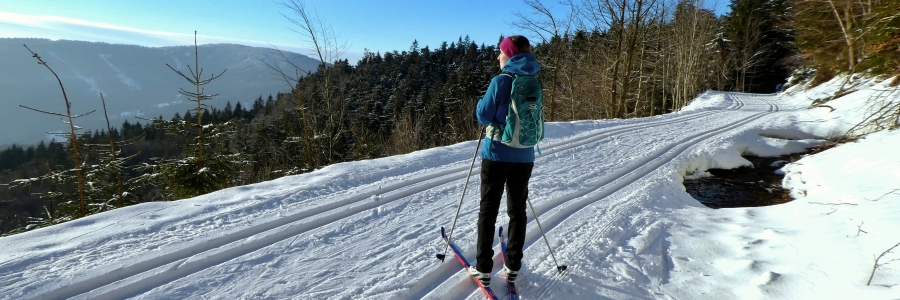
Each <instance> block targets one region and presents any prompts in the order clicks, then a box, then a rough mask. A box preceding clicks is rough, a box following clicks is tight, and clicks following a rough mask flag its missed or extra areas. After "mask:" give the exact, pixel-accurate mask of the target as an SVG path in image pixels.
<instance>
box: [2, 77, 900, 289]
mask: <svg viewBox="0 0 900 300" xmlns="http://www.w3.org/2000/svg"><path fill="white" fill-rule="evenodd" d="M889 81H890V80H888V81H877V80H868V81H865V82H862V83H859V84H858V85H854V90H855V92H853V93H850V94H847V95H845V96H843V97H841V98H838V99H836V100H834V101H831V102H829V103H827V105H829V106H831V107H833V108H834V111H831V109H829V108H813V109H808V107H809V106H810V103H811V100H813V99H817V98H822V97H827V96H828V95H829V93H833V92H834V91H835V90H836V89H837V88H838V86H840V85H841V83H842V82H841V81H839V79H837V80H835V81H832V82H828V83H826V84H823V85H820V86H818V87H815V88H808V87H805V86H795V87H791V88H789V89H788V90H787V91H785V92H784V93H782V94H777V95H756V94H741V93H722V92H706V93H704V94H702V95H700V96H699V97H698V98H697V99H695V100H694V101H693V102H692V103H691V104H690V105H689V106H688V107H687V108H686V109H684V110H682V111H681V112H678V113H672V114H667V115H663V116H657V117H651V118H643V119H629V120H602V121H578V122H565V123H550V124H548V126H547V139H545V140H544V141H543V142H542V143H541V149H542V151H543V153H544V155H543V156H541V157H539V158H538V159H537V161H536V163H535V170H534V173H533V176H532V180H531V183H530V196H531V202H532V203H533V204H534V211H535V212H536V213H537V215H538V216H539V217H540V221H541V225H542V226H543V228H544V230H545V231H546V233H547V239H548V240H547V241H548V242H549V244H550V247H552V249H553V251H554V253H555V257H556V258H557V259H558V260H559V263H560V264H565V265H567V266H568V270H566V271H565V272H564V273H562V274H559V273H557V271H556V266H555V265H554V262H553V260H552V259H551V258H550V253H549V252H548V248H547V245H546V244H545V242H544V240H542V237H541V235H540V231H539V230H538V228H537V225H536V222H533V221H532V222H530V224H529V226H528V234H527V236H526V246H525V247H526V249H525V260H524V267H523V270H522V272H521V273H520V276H519V278H520V279H519V280H518V281H519V282H518V285H519V293H520V295H521V297H522V299H647V298H653V299H785V298H797V299H820V298H826V299H891V298H900V261H897V260H900V250H898V248H895V250H894V251H893V252H891V253H887V254H885V255H884V256H883V257H882V258H881V259H880V260H879V264H881V266H880V267H879V268H878V269H877V270H876V271H875V273H874V276H873V278H872V281H871V285H867V282H868V280H869V277H870V275H871V274H872V270H873V266H874V265H875V258H876V257H878V256H879V255H880V254H882V253H883V252H884V251H886V250H888V249H890V248H891V247H892V246H893V245H895V244H897V243H900V235H898V234H897V232H900V218H898V217H897V216H900V161H898V160H897V158H896V153H897V152H896V149H897V148H898V147H900V132H887V131H882V132H878V133H874V134H870V135H868V136H866V137H865V138H863V139H860V140H857V141H855V142H851V143H847V144H842V145H840V146H838V147H835V148H832V149H829V150H826V151H823V152H820V153H817V154H814V155H808V156H805V157H804V158H802V159H800V160H798V161H795V162H792V163H791V162H782V164H783V165H782V168H781V170H779V172H780V173H783V174H785V179H784V186H785V187H786V188H789V189H790V192H791V194H792V195H793V196H794V197H795V198H796V200H794V201H792V202H789V203H786V204H781V205H776V206H768V207H755V208H727V209H709V208H706V207H705V206H703V205H702V204H700V203H699V202H697V201H696V200H694V199H693V198H691V197H690V195H688V194H687V193H685V189H684V186H683V185H682V182H683V180H684V179H685V178H697V177H702V176H710V175H709V172H707V170H709V169H710V168H735V167H739V166H745V165H750V163H749V162H748V161H747V160H746V159H744V158H742V157H741V154H752V155H757V156H777V155H781V154H787V153H796V152H799V151H803V150H804V149H805V148H808V147H812V146H816V145H819V144H821V143H823V139H826V138H829V139H833V138H836V137H838V136H840V135H841V134H843V132H846V130H847V129H849V128H850V127H852V126H853V125H854V124H855V122H858V121H859V120H862V118H863V117H864V114H865V113H866V112H867V111H869V110H870V109H871V107H866V106H865V102H866V101H865V100H866V99H867V97H871V96H872V95H875V94H876V93H878V92H877V91H878V90H879V89H885V88H887V87H886V86H885V82H889ZM475 145H476V143H475V141H468V142H464V143H460V144H456V145H451V146H447V147H440V148H434V149H428V150H423V151H418V152H414V153H410V154H406V155H399V156H392V157H386V158H380V159H374V160H366V161H358V162H351V163H341V164H336V165H332V166H329V167H326V168H323V169H321V170H317V171H315V172H312V173H308V174H302V175H296V176H288V177H284V178H280V179H277V180H273V181H269V182H263V183H258V184H253V185H248V186H241V187H235V188H230V189H226V190H222V191H218V192H214V193H211V194H207V195H203V196H199V197H196V198H192V199H186V200H181V201H176V202H159V203H145V204H140V205H135V206H130V207H126V208H122V209H117V210H113V211H109V212H105V213H101V214H97V215H93V216H90V217H87V218H82V219H79V220H75V221H71V222H67V223H63V224H59V225H55V226H52V227H47V228H41V229H37V230H33V231H30V232H27V233H23V234H18V235H14V236H9V237H4V238H0V299H58V298H69V297H71V298H75V299H125V298H140V299H183V298H192V299H212V298H216V299H318V298H337V299H349V298H357V297H358V298H364V299H420V298H424V299H483V295H482V294H481V292H480V291H478V290H477V287H476V285H475V283H474V282H473V281H472V280H471V279H470V278H469V277H468V276H467V275H465V273H464V272H463V271H462V269H461V268H460V266H459V263H458V262H457V261H456V260H453V259H447V260H446V262H444V263H440V262H439V261H437V260H436V259H435V258H434V257H435V254H437V253H441V252H442V251H443V250H444V244H443V242H442V239H441V237H440V227H441V226H445V227H448V230H449V227H450V225H451V223H452V222H453V216H454V215H455V213H456V209H457V205H458V204H459V203H460V202H459V201H460V194H461V192H462V189H463V185H464V183H465V177H466V174H467V172H468V168H469V165H470V164H471V162H472V152H473V150H474V148H475ZM478 172H479V168H478V164H477V163H476V164H475V170H473V174H475V175H473V176H472V177H471V178H470V184H469V185H468V190H467V191H466V193H465V198H464V199H462V207H461V212H460V218H459V222H458V224H457V227H456V229H455V231H454V242H455V243H456V244H458V245H459V246H460V247H461V248H462V250H463V253H464V255H466V256H467V257H468V258H469V259H470V260H472V259H474V255H475V253H474V238H475V231H476V224H475V222H476V218H477V209H478V208H477V203H476V202H477V198H478V183H479V177H478V176H477V174H478ZM503 209H504V208H501V210H503ZM529 216H531V217H533V215H532V214H531V212H529ZM507 220H508V218H507V217H506V215H505V212H503V211H501V214H500V218H499V220H498V225H500V226H505V225H506V222H507ZM495 249H497V248H495ZM495 252H497V253H499V251H498V250H495ZM448 254H449V253H448ZM892 260H893V262H892ZM500 268H501V266H500V258H499V257H498V256H496V255H495V268H494V274H495V276H497V280H494V281H493V283H492V285H493V289H494V290H495V291H496V292H497V293H498V295H499V296H501V297H502V296H504V295H505V294H506V291H505V288H503V280H502V275H500V273H501V271H500Z"/></svg>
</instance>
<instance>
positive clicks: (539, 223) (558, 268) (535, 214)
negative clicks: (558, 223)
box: [525, 198, 567, 273]
mask: <svg viewBox="0 0 900 300" xmlns="http://www.w3.org/2000/svg"><path fill="white" fill-rule="evenodd" d="M525 200H527V201H528V207H530V208H531V214H532V215H534V221H535V222H537V225H538V229H540V230H541V236H543V237H544V243H547V249H548V250H550V257H552V258H553V263H554V264H556V270H557V271H559V273H562V272H563V271H565V270H566V268H567V267H566V265H562V266H560V265H559V263H558V262H556V255H553V248H550V242H549V241H547V234H545V233H544V228H543V227H541V221H538V215H537V213H536V212H534V206H533V205H531V198H525Z"/></svg>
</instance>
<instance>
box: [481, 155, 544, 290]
mask: <svg viewBox="0 0 900 300" xmlns="http://www.w3.org/2000/svg"><path fill="white" fill-rule="evenodd" d="M532 168H534V163H512V162H497V161H490V160H486V159H482V160H481V203H480V206H481V208H480V211H479V212H478V254H477V256H476V263H475V269H477V270H478V271H479V272H483V273H490V272H491V269H493V267H494V261H493V257H494V250H493V249H492V247H491V246H493V244H494V237H496V236H497V231H496V228H495V227H494V225H495V223H497V214H498V213H499V212H500V199H501V198H502V196H503V188H504V186H505V187H506V192H507V194H506V210H507V214H509V226H507V227H506V228H507V232H508V234H507V236H508V237H509V241H508V242H507V245H506V256H507V257H506V263H507V267H509V268H510V269H511V270H514V271H518V270H519V269H520V268H521V267H522V246H523V245H524V244H525V225H527V224H528V216H527V215H526V214H525V206H526V205H527V202H526V201H528V180H529V179H530V178H531V169H532Z"/></svg>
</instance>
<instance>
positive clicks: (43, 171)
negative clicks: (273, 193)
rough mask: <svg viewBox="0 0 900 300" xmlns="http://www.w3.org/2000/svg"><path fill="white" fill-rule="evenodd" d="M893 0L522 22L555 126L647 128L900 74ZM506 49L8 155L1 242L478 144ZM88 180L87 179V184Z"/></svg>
mask: <svg viewBox="0 0 900 300" xmlns="http://www.w3.org/2000/svg"><path fill="white" fill-rule="evenodd" d="M889 2H890V1H871V2H866V3H861V2H851V1H844V0H825V1H822V0H770V1H766V0H736V1H733V2H732V3H731V5H730V12H729V13H727V14H726V15H723V16H716V15H715V13H714V12H713V11H711V10H709V9H707V8H704V7H701V6H699V2H698V1H677V2H676V1H653V0H651V1H645V0H615V1H613V0H604V1H599V2H592V3H587V2H585V3H581V2H578V3H575V2H570V4H568V5H569V6H571V10H570V11H571V12H573V13H572V14H569V15H565V16H559V15H552V14H551V13H550V12H549V11H550V10H548V9H546V7H545V6H544V4H543V3H541V2H540V1H536V0H526V3H528V4H529V5H530V6H531V7H533V8H534V11H533V12H520V13H519V17H520V18H519V21H516V22H515V23H516V24H517V25H519V26H520V28H521V29H522V33H523V34H525V35H526V36H528V37H529V38H530V39H531V40H532V44H533V45H535V47H534V52H535V55H536V57H537V58H538V60H539V61H540V62H541V64H542V71H541V72H540V74H539V79H540V80H541V81H542V82H543V84H544V99H545V100H544V101H545V114H546V116H547V119H548V120H549V121H572V120H583V119H606V118H636V117H647V116H653V115H659V114H665V113H669V112H673V111H677V110H678V109H680V108H682V107H684V106H685V105H686V104H687V102H688V101H690V100H691V99H693V98H694V97H695V96H696V95H697V94H698V93H701V92H703V91H705V90H709V89H715V90H723V91H741V92H756V93H771V92H775V91H776V88H777V87H778V86H779V85H783V84H790V83H789V82H788V78H789V76H790V75H792V74H793V75H794V77H793V78H794V79H795V80H808V79H812V78H813V77H814V78H815V80H816V81H819V82H821V81H824V80H827V79H830V78H832V77H833V76H835V75H836V74H840V73H866V74H868V75H870V76H886V75H896V74H897V73H898V67H900V62H898V59H897V57H900V55H898V54H900V51H898V45H900V30H898V27H897V26H898V25H900V23H898V22H900V18H898V15H897V11H900V7H897V6H898V4H896V3H894V2H890V3H889ZM813 7H817V9H813ZM798 8H802V9H799V10H798ZM807 8H809V9H807ZM826 8H827V9H826ZM826 11H827V12H830V13H822V12H826ZM500 38H501V37H500V36H498V40H495V41H477V42H476V41H472V40H470V39H469V38H467V37H466V38H457V39H456V41H451V42H445V43H443V44H442V45H440V46H439V47H433V48H431V47H420V46H419V45H418V43H417V42H413V43H412V45H411V46H410V48H409V49H406V50H403V51H392V52H386V53H366V54H365V56H364V57H363V59H362V60H360V61H359V62H356V63H355V64H353V63H352V62H349V61H347V60H335V61H326V62H322V63H321V64H320V65H319V68H318V70H316V71H315V72H311V73H302V72H298V73H302V76H298V78H296V79H295V81H291V85H292V86H293V88H292V89H291V90H290V91H286V92H281V93H279V92H278V91H273V92H272V94H273V95H275V96H270V97H269V98H268V99H266V100H263V99H262V98H259V99H256V101H255V102H254V105H253V107H250V108H246V107H240V106H239V104H238V105H235V106H234V107H231V106H230V105H229V106H226V107H225V108H224V109H217V108H212V107H205V108H201V106H199V105H193V106H196V108H192V106H190V105H188V106H185V108H184V109H185V110H187V112H186V113H184V114H183V115H181V114H179V115H176V116H160V117H159V118H157V119H155V120H149V119H147V120H134V121H133V122H125V123H124V124H122V126H121V129H112V128H110V130H106V131H96V132H90V133H79V138H78V140H77V141H76V143H77V144H80V145H85V146H88V145H94V146H88V147H87V149H92V150H89V151H83V152H81V153H79V157H78V159H77V160H76V159H75V157H74V152H73V151H71V150H72V149H73V147H72V146H73V143H72V141H71V140H70V141H68V142H66V143H56V142H53V143H49V144H40V145H35V146H19V145H17V146H12V147H10V148H8V149H5V150H2V151H0V182H4V183H9V184H10V186H9V188H3V189H0V201H2V202H0V216H2V218H4V221H3V226H2V228H0V232H11V231H12V232H19V231H22V230H25V229H26V227H27V228H28V229H30V228H33V227H37V226H45V225H49V224H54V223H58V222H64V221H66V220H71V219H74V218H78V217H80V216H83V215H86V214H91V213H97V212H101V211H105V210H109V209H113V208H116V207H121V206H125V205H130V204H135V203H141V202H147V201H171V200H178V199H183V198H186V197H192V196H196V195H199V194H203V193H207V192H210V191H214V190H217V189H222V188H227V187H232V186H238V185H244V184H249V183H254V182H261V181H265V180H270V179H273V178H278V177H282V176H286V175H293V174H301V173H305V172H309V171H312V170H316V169H319V168H322V167H324V166H327V165H330V164H334V163H339V162H345V161H354V160H361V159H369V158H376V157H383V156H389V155H396V154H403V153H409V152H412V151H415V150H419V149H426V148H431V147H436V146H443V145H449V144H454V143H458V142H461V141H467V140H473V139H476V138H477V137H478V134H479V130H480V127H479V125H478V124H477V122H476V121H475V119H474V109H475V105H476V103H477V101H478V100H479V99H480V97H481V96H482V95H483V93H484V91H485V90H486V89H487V86H488V84H489V82H490V80H491V78H492V77H493V76H495V75H497V74H498V73H499V68H498V63H497V60H496V57H497V50H496V46H495V45H496V43H497V42H499V40H500ZM201 50H202V49H201ZM200 54H201V55H202V52H201V53H200ZM201 65H202V60H201ZM219 71H220V70H215V72H219ZM279 71H281V72H283V73H282V74H290V73H294V72H295V71H294V70H284V69H279ZM216 74H218V73H216ZM172 76H173V77H176V78H177V75H175V74H172ZM226 76H242V75H241V74H226ZM285 78H291V77H290V76H285ZM47 88H55V87H52V86H48V87H47ZM177 89H178V87H177V86H173V87H171V90H172V91H175V90H177ZM188 90H190V89H188ZM216 92H217V91H213V90H210V91H208V93H211V94H215V93H216ZM194 97H195V98H197V97H198V96H197V95H194ZM199 97H200V98H203V97H206V96H199ZM199 100H206V99H199ZM198 117H199V119H198ZM98 118H100V117H99V116H98ZM110 145H111V146H110ZM104 147H105V148H104ZM76 161H78V162H79V165H78V166H76V163H75V162H76ZM82 170H84V171H85V173H86V174H85V176H87V177H88V178H87V180H81V179H80V178H79V179H78V180H76V177H80V176H81V175H79V174H76V173H80V172H81V171H82ZM90 170H95V171H94V172H89V171H90ZM54 174H55V175H54ZM82 181H86V183H83V182H82ZM79 182H82V183H79ZM82 204H84V205H85V206H86V207H88V209H86V211H83V210H82V211H79V209H76V206H80V205H82ZM29 224H31V226H29Z"/></svg>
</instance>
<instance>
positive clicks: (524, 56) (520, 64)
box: [502, 52, 541, 76]
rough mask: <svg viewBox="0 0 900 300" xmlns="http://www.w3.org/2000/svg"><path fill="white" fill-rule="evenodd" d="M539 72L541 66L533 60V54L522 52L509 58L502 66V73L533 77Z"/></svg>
mask: <svg viewBox="0 0 900 300" xmlns="http://www.w3.org/2000/svg"><path fill="white" fill-rule="evenodd" d="M540 70H541V64H540V63H538V61H537V59H535V58H534V54H531V53H528V52H522V53H519V54H516V55H513V57H510V58H509V61H507V62H506V65H504V66H503V70H502V72H503V73H510V74H516V75H529V76H534V75H535V74H537V72H538V71H540Z"/></svg>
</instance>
